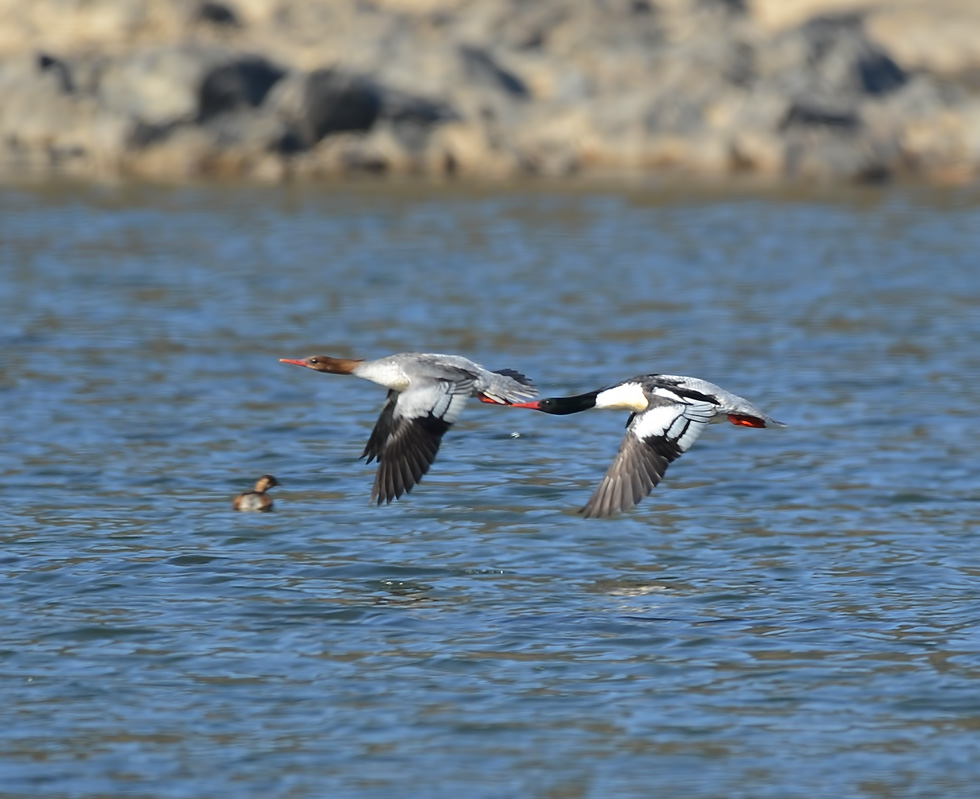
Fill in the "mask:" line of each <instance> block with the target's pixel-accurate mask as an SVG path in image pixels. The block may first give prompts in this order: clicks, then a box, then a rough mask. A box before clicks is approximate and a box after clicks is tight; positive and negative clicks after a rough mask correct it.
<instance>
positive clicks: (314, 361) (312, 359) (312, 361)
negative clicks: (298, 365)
mask: <svg viewBox="0 0 980 799" xmlns="http://www.w3.org/2000/svg"><path fill="white" fill-rule="evenodd" d="M309 361H310V363H320V361H318V360H317V359H316V358H310V359H309Z"/></svg>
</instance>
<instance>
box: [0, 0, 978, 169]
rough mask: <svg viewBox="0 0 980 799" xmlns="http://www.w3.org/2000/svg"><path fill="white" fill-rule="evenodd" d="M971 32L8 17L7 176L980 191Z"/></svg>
mask: <svg viewBox="0 0 980 799" xmlns="http://www.w3.org/2000/svg"><path fill="white" fill-rule="evenodd" d="M937 10H938V11H937ZM939 12H941V13H939ZM930 15H931V17H935V18H931V17H930ZM947 15H948V19H947ZM948 20H953V21H954V22H950V21H948ZM971 21H973V22H971ZM974 23H978V24H980V5H978V4H977V3H975V2H974V0H928V3H927V0H903V3H902V4H901V5H900V6H899V5H896V4H894V3H886V2H884V0H862V2H861V3H860V6H858V0H753V2H749V1H748V0H580V2H576V3H568V2H566V0H535V2H533V3H529V2H527V1H526V0H480V2H471V1H470V0H373V1H372V2H370V3H367V2H363V0H181V2H180V3H174V2H172V0H89V2H86V3H69V4H65V3H63V2H62V1H61V0H35V2H31V3H23V2H16V0H0V92H2V96H3V97H4V102H3V103H2V104H0V164H3V165H17V164H27V165H30V168H32V169H38V170H41V171H44V170H49V171H58V170H62V169H70V170H72V171H73V172H75V173H76V174H85V170H91V172H92V174H104V173H106V172H111V171H112V170H120V171H123V172H126V173H129V174H136V175H140V176H145V177H166V178H174V177H175V176H177V177H178V178H179V177H180V176H184V177H194V176H207V175H222V176H225V175H236V174H237V175H242V176H254V177H256V178H258V179H262V180H275V179H316V178H317V177H320V176H324V175H337V174H349V173H351V172H369V173H377V174H418V173H422V174H453V175H459V176H476V175H481V176H492V177H501V176H517V175H548V176H563V175H570V174H577V173H580V172H581V173H587V172H589V171H592V170H597V171H598V170H602V171H611V170H612V171H614V170H621V171H631V172H632V171H636V170H663V169H673V170H680V171H686V172H691V173H698V174H726V173H731V172H736V173H737V172H748V171H758V172H761V173H764V174H767V175H773V176H775V175H785V176H788V177H790V178H792V179H807V180H821V179H829V180H877V179H882V178H884V177H886V176H888V175H899V174H902V175H922V176H927V177H928V176H930V175H940V174H941V175H943V176H948V175H950V174H956V175H963V174H975V173H976V172H977V171H978V169H980V115H978V113H977V103H978V102H980V101H978V94H980V77H978V76H980V37H976V36H972V32H973V31H975V30H976V29H977V24H974ZM944 42H948V43H952V44H953V45H954V46H953V47H944V46H943V44H944ZM947 51H948V52H947ZM971 59H972V60H971ZM10 168H14V166H10ZM942 179H943V180H947V179H948V177H943V178H942Z"/></svg>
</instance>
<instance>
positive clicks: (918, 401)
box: [0, 184, 980, 799]
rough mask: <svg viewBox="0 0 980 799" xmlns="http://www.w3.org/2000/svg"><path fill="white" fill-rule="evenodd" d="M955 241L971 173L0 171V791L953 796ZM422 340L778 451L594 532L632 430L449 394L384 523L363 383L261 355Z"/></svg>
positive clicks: (964, 732)
mask: <svg viewBox="0 0 980 799" xmlns="http://www.w3.org/2000/svg"><path fill="white" fill-rule="evenodd" d="M978 242H980V193H977V192H976V191H973V190H965V189H959V190H955V191H952V190H951V191H938V190H933V191H928V190H924V189H903V188H892V189H862V190H860V191H851V192H847V193H838V194H833V193H829V192H825V193H818V192H809V193H797V194H796V195H794V196H789V195H779V194H772V195H767V194H758V193H757V194H753V195H745V194H737V193H731V192H729V193H707V192H696V191H693V190H692V191H686V192H678V191H677V190H673V189H666V188H664V189H648V190H644V189H642V188H638V187H632V188H623V187H619V188H617V187H595V188H580V189H576V190H567V189H560V188H556V187H548V186H536V187H535V186H532V187H523V188H517V187H501V188H497V189H489V188H488V189H484V190H472V189H471V190H466V189H462V188H457V187H436V186H425V185H413V184H407V185H394V186H393V185H389V184H377V185H373V184H364V185H358V184H352V185H347V186H341V187H336V188H329V189H326V188H324V189H312V188H309V189H300V188H287V189H280V188H267V189H266V188H244V187H237V186H232V187H214V188H160V187H147V186H142V187H140V186H110V187H94V188H82V187H70V186H67V187H66V186H52V187H48V188H43V189H40V188H34V189H27V188H24V189H16V188H6V189H3V190H0V274H2V276H3V279H2V282H0V342H2V350H0V351H2V371H0V412H2V413H0V435H2V439H0V441H2V444H0V478H2V483H0V486H2V489H0V498H2V503H0V578H2V581H3V586H4V588H3V591H2V592H0V616H2V618H3V620H4V624H3V633H2V638H0V720H2V721H3V724H2V727H0V795H3V796H4V797H8V796H9V797H27V796H31V797H38V796H45V797H55V796H57V797H69V796H70V797H83V796H85V797H87V796H91V797H121V796H126V797H161V798H163V797H167V798H170V797H173V798H174V799H199V798H200V797H236V799H237V798H243V799H250V798H251V797H296V798H297V799H299V798H303V799H306V798H307V797H311V796H357V797H379V799H380V797H391V796H400V797H407V796H411V797H432V798H433V799H441V798H442V797H446V799H450V798H451V797H452V798H453V799H455V798H456V797H459V796H464V795H465V796H466V797H468V799H482V798H483V797H487V798H488V799H489V798H490V797H494V798H496V797H516V796H519V797H572V798H574V797H609V796H617V797H648V796H664V797H675V796H676V797H680V796H683V797H686V798H688V799H720V798H724V799H733V798H735V797H745V798H746V799H764V798H765V797H772V798H773V799H794V798H795V797H800V799H803V798H804V797H805V798H806V799H814V798H817V799H819V798H821V797H828V798H829V797H841V796H847V797H899V796H900V797H934V796H944V797H972V796H975V795H976V790H977V789H976V785H977V784H978V781H980V736H978V735H977V730H978V728H980V691H978V684H980V683H978V679H980V548H978V546H977V542H976V540H975V539H974V536H975V535H977V534H978V532H980V529H978V527H980V525H978V517H980V513H978V511H980V459H978V458H977V456H976V450H977V433H976V426H975V422H974V418H975V416H976V413H977V408H978V407H980V388H978V377H980V345H978V341H980V267H978V260H977V243H978ZM407 350H428V351H444V352H456V353H460V354H464V355H467V356H469V357H471V358H473V359H475V360H478V361H480V362H481V363H483V364H485V365H486V366H488V367H490V368H495V369H496V368H503V367H510V368H514V369H519V370H521V371H523V372H526V373H527V374H528V375H530V376H532V377H533V378H534V379H535V380H536V382H537V383H538V385H539V386H540V388H541V390H542V392H543V394H545V395H549V394H552V395H553V394H564V393H572V392H576V393H577V392H580V391H586V390H590V389H594V388H598V387H599V386H602V385H605V384H607V383H610V382H616V381H618V380H621V379H624V378H626V377H629V376H631V375H635V374H639V373H644V372H665V373H675V374H688V375H695V376H699V377H703V378H706V379H708V380H712V381H713V382H716V383H718V384H720V385H722V386H724V387H725V388H727V389H729V390H731V391H734V392H736V393H738V394H741V395H743V396H745V397H747V398H748V399H750V400H751V401H752V402H754V403H755V404H757V405H759V406H760V407H761V408H763V409H764V410H766V411H767V412H769V413H770V414H772V415H773V416H775V417H776V418H778V419H781V420H783V421H785V422H787V423H789V425H790V427H788V428H787V429H785V430H752V429H745V428H736V427H732V426H729V425H717V426H713V427H712V428H711V429H709V430H708V431H707V432H706V433H705V435H704V436H702V437H701V439H700V440H699V441H698V442H697V443H696V444H695V446H694V447H693V448H692V450H691V451H690V452H689V453H688V454H686V455H685V456H684V457H683V458H681V459H680V460H678V461H677V462H676V463H674V464H673V465H672V466H671V468H670V470H669V471H668V473H667V478H666V480H665V481H664V483H662V484H661V485H660V486H659V487H657V488H656V489H655V490H654V492H653V494H652V495H651V496H650V497H649V498H647V499H646V500H645V501H644V502H643V503H641V504H640V505H639V506H638V507H637V508H636V509H635V510H633V511H632V512H630V513H628V514H625V515H623V516H621V517H618V518H615V519H612V520H605V521H587V520H584V519H582V518H580V517H579V516H578V515H577V513H576V510H577V509H578V508H579V507H581V505H582V504H584V502H585V501H586V500H587V499H588V497H589V495H590V493H591V491H592V490H593V489H594V487H595V485H596V484H597V483H598V481H599V479H600V478H601V476H602V474H603V472H604V471H605V469H606V467H607V466H608V464H609V462H610V461H611V459H612V457H613V455H614V454H615V452H616V450H617V448H618V446H619V442H620V440H621V438H622V435H623V425H624V423H625V414H623V413H616V412H599V411H596V412H594V413H585V414H580V415H577V416H569V417H549V416H546V415H544V414H536V413H533V412H528V411H520V410H516V409H508V408H494V407H489V406H485V405H482V404H480V403H478V402H476V401H473V402H472V403H471V404H470V406H469V407H468V408H467V411H466V413H465V414H464V415H463V417H462V419H461V420H460V422H459V423H458V424H457V425H456V426H455V428H454V429H453V430H452V431H450V433H449V434H448V435H447V436H446V438H445V441H444V444H443V447H442V449H441V451H440V454H439V457H438V459H437V461H436V463H435V465H434V466H433V469H432V471H431V473H430V474H429V475H428V476H427V477H426V478H425V479H424V480H423V482H422V483H421V485H419V486H418V487H417V488H416V489H415V491H413V493H412V494H411V495H410V496H408V497H407V498H404V499H403V500H402V501H400V502H398V503H395V504H393V505H392V506H390V507H382V508H377V507H374V506H372V505H370V504H369V503H368V498H369V494H370V489H371V482H372V479H373V468H372V467H370V466H366V465H365V464H364V463H363V462H362V461H358V456H359V455H360V453H361V450H362V448H363V446H364V443H365V441H366V439H367V436H368V434H369V432H370V429H371V427H372V425H373V423H374V420H375V419H376V417H377V414H378V412H379V410H380V407H381V404H382V402H383V399H384V390H383V389H382V388H380V387H378V386H375V385H373V384H370V383H367V382H364V381H361V380H356V379H353V378H347V377H340V376H333V375H320V374H315V373H313V372H309V371H306V370H300V369H297V368H295V367H290V366H286V365H283V364H280V363H279V362H278V359H279V358H281V357H303V356H306V355H310V354H314V353H317V354H329V355H335V356H344V357H366V358H373V357H379V356H381V355H385V354H389V353H393V352H401V351H407ZM263 473H271V474H274V475H276V476H277V477H278V478H279V480H280V481H281V482H282V486H281V487H280V488H277V489H275V490H274V496H275V499H276V510H275V512H274V513H271V514H236V513H233V512H232V511H231V500H232V497H233V496H234V495H235V494H236V493H237V492H239V491H241V490H243V489H245V488H247V487H249V486H250V485H251V483H253V482H254V480H255V479H256V478H257V477H258V476H259V475H261V474H263Z"/></svg>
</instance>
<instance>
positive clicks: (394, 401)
mask: <svg viewBox="0 0 980 799" xmlns="http://www.w3.org/2000/svg"><path fill="white" fill-rule="evenodd" d="M472 390H473V381H472V379H463V380H458V381H456V382H453V381H450V380H439V381H433V382H427V383H425V384H424V385H422V386H418V387H412V388H409V389H408V390H407V391H403V392H398V391H389V392H388V398H387V399H386V400H385V404H384V407H383V408H382V409H381V415H380V416H379V417H378V421H377V422H376V423H375V425H374V429H373V430H372V431H371V435H370V437H369V438H368V442H367V445H366V446H365V447H364V452H363V453H362V454H361V457H362V458H364V457H366V458H367V462H368V463H370V462H371V461H372V460H377V462H378V471H377V474H376V475H375V477H374V487H373V488H372V489H371V501H372V502H374V501H377V503H378V504H379V505H381V504H382V503H391V502H392V500H395V499H398V498H399V497H400V496H401V495H402V494H406V493H408V492H409V491H411V490H412V488H413V487H414V486H415V485H416V484H417V483H418V482H419V481H420V480H421V479H422V477H423V476H424V475H425V474H426V473H427V472H428V471H429V467H430V466H431V465H432V462H433V461H434V460H435V459H436V453H438V452H439V445H440V444H441V443H442V437H443V436H444V435H445V433H446V431H447V430H448V429H449V428H450V427H452V425H453V423H454V422H455V421H456V420H457V419H459V415H460V413H462V411H463V406H464V405H465V404H466V400H467V398H468V397H469V395H470V392H471V391H472Z"/></svg>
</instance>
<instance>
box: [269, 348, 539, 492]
mask: <svg viewBox="0 0 980 799" xmlns="http://www.w3.org/2000/svg"><path fill="white" fill-rule="evenodd" d="M280 361H282V363H292V364H295V365H296V366H305V367H306V368H307V369H313V370H314V371H317V372H329V373H332V374H340V375H356V376H357V377H362V378H364V379H365V380H370V381H371V382H372V383H378V384H379V385H382V386H385V387H386V388H387V389H388V398H387V399H386V400H385V404H384V407H383V408H382V409H381V415H380V416H379V417H378V421H377V423H375V425H374V429H373V430H372V431H371V435H370V437H369V438H368V441H367V445H366V446H365V447H364V452H362V453H361V457H362V458H364V457H366V458H367V462H368V463H370V462H371V461H372V460H377V462H378V471H377V474H376V475H375V478H374V487H373V488H372V489H371V501H372V502H373V501H375V500H377V503H378V504H379V505H380V504H382V503H383V502H385V503H389V504H390V503H391V502H392V500H394V499H397V498H399V497H400V496H401V495H402V494H406V493H408V492H409V491H411V490H412V488H413V487H414V486H415V485H416V484H417V483H418V482H419V481H420V480H421V479H422V476H423V475H425V474H426V472H428V471H429V467H430V466H431V465H432V462H433V461H434V460H435V457H436V453H437V452H438V451H439V444H440V443H441V442H442V437H443V435H445V433H446V431H447V430H448V429H449V428H450V427H451V426H452V425H453V423H454V422H455V421H456V420H457V419H459V415H460V413H462V411H463V406H464V405H465V404H466V400H467V398H468V397H471V396H473V397H478V398H479V399H481V400H483V401H484V402H489V403H492V404H495V405H512V404H513V403H515V402H520V401H522V400H528V399H531V398H532V397H535V396H537V393H538V392H537V390H536V389H535V388H534V387H533V386H532V385H531V381H530V380H528V378H527V377H525V376H524V375H522V374H521V373H520V372H515V371H514V370H513V369H501V370H499V371H496V372H491V371H490V370H488V369H484V368H483V367H482V366H480V365H479V364H477V363H474V362H473V361H471V360H468V359H466V358H463V357H461V356H459V355H439V354H435V353H426V352H405V353H401V354H399V355H389V356H388V357H386V358H379V359H377V360H375V361H364V360H354V359H351V358H331V357H329V356H327V355H313V356H311V357H309V358H302V359H293V358H280Z"/></svg>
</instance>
